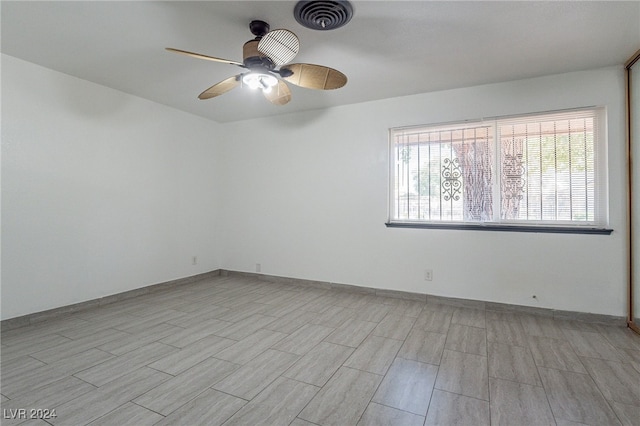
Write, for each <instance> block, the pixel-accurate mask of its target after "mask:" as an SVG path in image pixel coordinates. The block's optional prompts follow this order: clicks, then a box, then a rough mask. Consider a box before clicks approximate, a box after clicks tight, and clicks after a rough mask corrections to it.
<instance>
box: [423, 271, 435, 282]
mask: <svg viewBox="0 0 640 426" xmlns="http://www.w3.org/2000/svg"><path fill="white" fill-rule="evenodd" d="M424 280H425V281H433V269H425V270H424Z"/></svg>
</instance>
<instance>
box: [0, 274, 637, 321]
mask: <svg viewBox="0 0 640 426" xmlns="http://www.w3.org/2000/svg"><path fill="white" fill-rule="evenodd" d="M216 276H238V277H245V278H251V279H256V280H260V281H267V282H273V283H280V284H288V285H293V286H299V287H312V288H319V289H324V290H338V291H345V292H350V293H360V294H371V295H375V296H382V297H392V298H396V299H406V300H416V301H420V302H425V303H437V304H441V305H450V306H456V307H465V308H474V309H481V310H485V311H497V312H512V313H520V314H529V315H536V316H542V317H547V318H553V319H559V320H571V321H582V322H588V323H597V324H605V325H618V326H620V325H625V324H626V321H627V319H626V317H618V316H615V315H604V314H593V313H586V312H575V311H563V310H557V309H549V308H536V307H532V306H522V305H511V304H507V303H496V302H487V301H482V300H473V299H460V298H455V297H443V296H433V295H430V294H423V293H411V292H405V291H400V290H388V289H379V288H372V287H364V286H359V285H353V284H341V283H332V282H328V281H315V280H306V279H299V278H290V277H283V276H277V275H265V274H260V273H254V272H241V271H231V270H226V269H216V270H214V271H210V272H205V273H202V274H198V275H192V276H189V277H185V278H179V279H176V280H171V281H166V282H163V283H158V284H152V285H149V286H146V287H142V288H138V289H135V290H129V291H125V292H123V293H118V294H114V295H111V296H106V297H101V298H99V299H93V300H88V301H86V302H81V303H76V304H73V305H68V306H62V307H60V308H54V309H49V310H46V311H42V312H36V313H33V314H28V315H24V316H20V317H16V318H9V319H6V320H3V321H0V327H1V328H2V331H7V330H13V329H16V328H19V327H24V326H28V325H33V324H37V323H40V322H43V321H47V320H50V319H53V318H56V317H60V316H64V315H69V314H72V313H75V312H80V311H83V310H86V309H89V308H92V307H96V306H103V305H108V304H111V303H115V302H118V301H121V300H125V299H131V298H133V297H138V296H142V295H145V294H149V293H153V292H157V291H161V290H167V289H170V288H172V287H176V286H180V285H184V284H190V283H193V282H197V281H201V280H204V279H207V278H212V277H216Z"/></svg>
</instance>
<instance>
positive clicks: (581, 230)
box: [385, 222, 613, 235]
mask: <svg viewBox="0 0 640 426" xmlns="http://www.w3.org/2000/svg"><path fill="white" fill-rule="evenodd" d="M385 225H386V226H387V228H419V229H456V230H465V231H506V232H538V233H547V234H595V235H610V234H611V233H612V232H613V229H607V228H595V227H594V228H588V227H579V226H549V225H500V224H475V223H469V224H466V223H465V224H463V223H417V222H416V223H414V222H387V223H385Z"/></svg>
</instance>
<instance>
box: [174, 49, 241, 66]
mask: <svg viewBox="0 0 640 426" xmlns="http://www.w3.org/2000/svg"><path fill="white" fill-rule="evenodd" d="M165 49H166V50H168V51H169V52H174V53H180V54H183V55H187V56H192V57H194V58H198V59H206V60H207V61H214V62H222V63H223V64H231V65H238V66H239V67H243V68H245V66H244V64H243V63H242V62H237V61H230V60H228V59H222V58H215V57H213V56H207V55H201V54H200V53H194V52H187V51H186V50H180V49H174V48H173V47H165Z"/></svg>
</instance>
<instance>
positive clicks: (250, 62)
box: [242, 39, 275, 70]
mask: <svg viewBox="0 0 640 426" xmlns="http://www.w3.org/2000/svg"><path fill="white" fill-rule="evenodd" d="M258 43H260V40H259V39H254V40H249V41H248V42H246V43H245V44H244V46H242V61H243V62H244V65H245V66H246V67H247V68H255V67H264V68H267V69H269V70H272V69H274V68H275V64H274V63H273V61H272V60H271V59H269V58H268V57H267V56H266V55H265V54H263V53H261V52H260V51H259V50H258Z"/></svg>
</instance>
